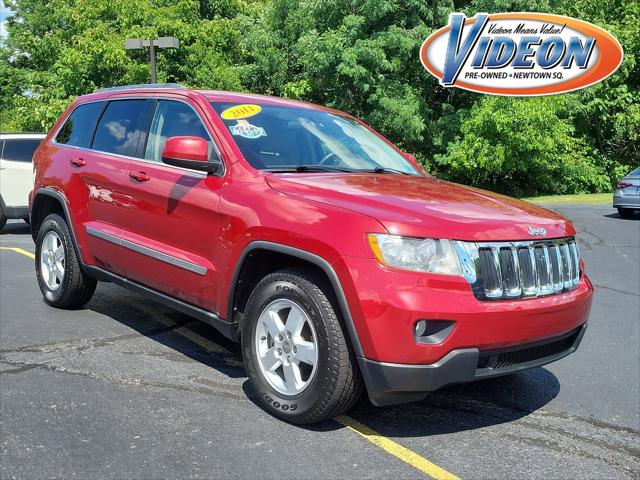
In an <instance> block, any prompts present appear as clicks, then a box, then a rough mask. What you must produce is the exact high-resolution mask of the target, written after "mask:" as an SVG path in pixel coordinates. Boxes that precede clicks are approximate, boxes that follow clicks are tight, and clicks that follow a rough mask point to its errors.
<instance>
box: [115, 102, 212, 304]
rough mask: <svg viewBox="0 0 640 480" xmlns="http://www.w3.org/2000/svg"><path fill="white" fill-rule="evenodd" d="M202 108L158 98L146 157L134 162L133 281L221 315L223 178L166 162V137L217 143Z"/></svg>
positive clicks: (128, 233)
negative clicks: (217, 255)
mask: <svg viewBox="0 0 640 480" xmlns="http://www.w3.org/2000/svg"><path fill="white" fill-rule="evenodd" d="M197 108H198V107H197V106H196V105H191V104H190V103H187V101H186V100H177V99H176V100H171V99H158V100H157V102H156V105H155V109H154V116H153V120H152V122H151V127H150V131H149V135H148V139H147V142H146V145H145V148H144V159H140V160H132V161H131V162H130V163H129V166H128V169H129V172H130V175H131V176H130V178H129V179H128V181H127V184H126V190H125V193H126V195H127V196H128V197H129V198H130V199H131V209H130V214H129V215H127V217H126V218H125V219H124V222H123V232H122V236H123V239H124V243H123V245H124V246H125V247H126V254H125V255H126V263H127V276H128V277H129V278H130V279H132V280H134V281H136V282H138V283H141V284H143V285H146V286H148V287H151V288H153V289H155V290H159V291H161V292H164V293H166V294H168V295H170V296H172V297H175V298H179V299H181V300H183V301H185V302H187V303H190V304H194V305H198V306H201V307H203V308H206V309H208V310H212V311H216V307H217V306H216V305H214V304H213V298H214V295H213V289H214V285H215V284H216V282H217V281H218V271H217V269H216V268H215V266H214V265H213V264H212V261H211V259H212V257H213V255H212V251H213V250H214V249H215V248H216V242H217V241H218V238H219V228H220V219H219V217H218V203H219V200H220V197H219V191H220V188H221V187H222V182H223V179H222V178H221V177H217V176H208V175H207V174H205V173H203V172H198V171H194V170H189V169H185V168H179V167H174V166H170V165H166V164H164V163H162V159H161V154H162V148H163V147H164V143H165V140H166V139H167V138H169V137H174V136H197V137H202V138H204V139H206V140H207V141H212V136H211V135H210V133H209V132H208V131H207V128H206V127H205V124H204V122H203V121H202V118H201V115H200V113H199V111H198V110H197Z"/></svg>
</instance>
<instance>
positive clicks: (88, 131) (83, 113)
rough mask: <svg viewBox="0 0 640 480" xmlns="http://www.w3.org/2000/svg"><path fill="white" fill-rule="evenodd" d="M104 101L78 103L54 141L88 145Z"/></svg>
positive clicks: (80, 145)
mask: <svg viewBox="0 0 640 480" xmlns="http://www.w3.org/2000/svg"><path fill="white" fill-rule="evenodd" d="M103 107H104V102H93V103H85V104H83V105H78V106H77V107H76V109H75V110H74V111H73V113H72V114H71V115H69V118H67V121H66V122H64V125H63V126H62V128H61V129H60V131H59V132H58V135H57V136H56V143H60V144H63V145H71V146H74V147H85V148H86V147H88V146H89V144H90V143H91V136H92V135H93V130H94V129H95V126H96V122H97V121H98V116H99V115H100V113H101V112H102V109H103Z"/></svg>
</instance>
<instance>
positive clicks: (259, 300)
mask: <svg viewBox="0 0 640 480" xmlns="http://www.w3.org/2000/svg"><path fill="white" fill-rule="evenodd" d="M281 298H283V299H287V300H291V301H293V302H295V303H297V304H298V305H299V306H300V307H302V309H303V310H304V311H305V313H306V314H307V315H308V317H309V320H310V321H311V322H312V323H313V326H314V329H315V333H316V342H317V348H318V364H317V366H316V371H315V374H314V377H313V379H312V381H311V383H310V384H309V385H308V386H307V388H305V389H304V390H303V391H302V392H301V393H299V394H298V395H291V396H289V395H283V394H281V393H279V392H277V391H276V390H275V389H274V388H273V387H271V385H269V383H268V382H267V380H266V379H265V378H264V376H263V374H262V372H261V371H260V368H259V366H258V359H257V358H256V355H257V353H256V350H255V348H256V347H255V334H256V328H257V325H258V318H259V317H260V313H261V312H262V311H263V309H264V308H265V307H266V306H267V305H269V304H270V303H271V302H273V301H274V300H277V299H281ZM330 350H331V348H330V345H329V334H328V330H327V326H326V324H325V322H324V320H323V318H322V315H321V313H320V309H319V307H318V305H317V303H316V301H315V300H314V298H313V296H312V295H310V294H309V293H308V292H306V291H305V290H304V289H303V288H301V287H300V286H298V285H296V284H294V283H292V282H291V281H288V280H284V279H274V280H273V281H271V282H268V283H266V284H264V285H262V286H261V287H260V288H259V290H257V291H256V292H254V293H253V294H252V296H251V298H250V299H249V303H248V305H247V312H246V315H245V322H244V324H243V328H242V353H243V358H244V363H245V368H246V370H247V372H248V374H249V379H250V382H251V385H252V387H253V389H254V390H255V391H256V393H257V397H258V401H259V402H260V404H261V405H262V406H263V407H264V408H266V409H267V410H268V411H269V412H271V413H273V414H274V415H277V416H279V417H280V418H283V419H285V420H286V419H294V418H296V417H301V416H304V415H305V414H306V413H308V412H309V411H310V410H312V409H313V408H314V407H315V406H316V405H317V404H318V403H319V402H321V401H322V399H323V398H325V396H326V394H327V392H326V389H327V388H328V386H329V384H330V381H329V378H328V377H329V373H330V372H331V365H330V361H331V356H330Z"/></svg>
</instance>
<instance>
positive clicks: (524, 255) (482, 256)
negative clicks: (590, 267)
mask: <svg viewBox="0 0 640 480" xmlns="http://www.w3.org/2000/svg"><path fill="white" fill-rule="evenodd" d="M455 247H456V250H457V252H458V256H459V257H460V259H461V263H462V267H463V271H464V274H465V278H466V279H467V280H468V281H469V283H470V284H471V287H472V290H473V292H474V294H475V295H476V297H477V298H479V299H480V300H500V299H514V298H530V297H541V296H544V295H551V294H556V293H561V292H565V291H568V290H573V289H574V288H576V287H577V286H578V282H579V281H580V255H579V252H578V248H577V246H576V242H575V240H574V239H573V238H562V239H554V240H534V241H530V242H495V243H494V242H488V243H467V242H455Z"/></svg>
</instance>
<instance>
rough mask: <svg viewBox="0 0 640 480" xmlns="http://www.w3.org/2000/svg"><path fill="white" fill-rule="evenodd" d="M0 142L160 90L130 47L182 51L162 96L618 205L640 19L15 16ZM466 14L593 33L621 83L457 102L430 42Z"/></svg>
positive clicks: (286, 1)
mask: <svg viewBox="0 0 640 480" xmlns="http://www.w3.org/2000/svg"><path fill="white" fill-rule="evenodd" d="M6 3H7V4H8V6H9V7H10V8H11V9H12V10H13V11H14V12H15V16H14V17H13V18H12V19H11V20H10V22H9V26H8V30H9V38H8V39H7V40H6V42H5V44H4V45H3V46H0V95H1V96H0V130H2V131H21V130H43V129H48V128H50V127H51V125H52V124H53V123H54V122H55V120H56V119H57V117H58V116H59V114H60V113H61V112H62V110H63V109H64V108H65V106H66V105H67V104H68V103H69V102H70V101H71V100H72V99H73V97H74V96H76V95H80V94H84V93H88V92H92V91H94V90H95V89H96V88H101V87H109V86H113V85H121V84H129V83H145V82H146V81H148V78H149V66H148V53H147V52H144V51H125V50H124V49H123V42H124V39H125V38H127V37H144V38H150V37H156V36H161V35H171V36H175V37H177V38H179V40H180V45H181V48H180V49H178V50H164V51H160V52H159V57H158V81H160V82H164V81H177V82H182V83H185V84H187V85H189V86H192V87H198V88H213V89H222V90H237V91H252V92H257V93H266V94H271V95H279V96H285V97H290V98H296V99H302V100H307V101H312V102H316V103H321V104H324V105H329V106H331V107H335V108H338V109H341V110H345V111H348V112H350V113H352V114H354V115H356V116H359V117H361V118H362V119H363V120H365V121H366V122H368V123H369V124H371V125H372V126H374V127H375V128H376V129H377V130H379V131H380V132H382V133H383V134H385V135H387V136H388V137H389V138H390V139H391V140H393V141H394V142H395V143H396V144H398V145H399V146H400V147H402V148H403V149H405V150H407V151H411V152H412V153H414V154H416V156H417V158H418V159H419V160H420V161H421V162H422V163H424V164H425V165H426V166H427V168H429V169H430V170H431V171H432V172H434V173H435V174H437V175H438V176H441V177H444V178H448V179H452V180H455V181H459V182H464V183H469V184H473V185H478V186H482V187H485V188H490V189H494V190H498V191H501V192H504V193H510V194H516V195H534V194H543V193H580V192H598V191H607V190H608V189H610V187H611V183H612V182H614V181H616V180H617V178H619V177H620V176H621V175H622V174H623V173H625V172H626V171H627V170H630V169H631V167H632V166H637V165H638V164H640V68H639V64H640V22H638V21H637V19H638V18H640V4H639V3H638V2H628V1H627V0H457V1H456V2H455V5H454V2H453V0H428V1H425V0H144V1H140V0H9V1H7V2H6ZM460 10H461V11H464V12H465V13H466V14H467V15H473V14H475V13H476V12H478V11H485V12H497V11H546V12H554V13H560V14H566V15H571V16H575V17H578V18H582V19H584V20H587V21H591V22H593V23H595V24H597V25H599V26H601V27H603V28H605V29H607V30H609V31H611V32H612V33H613V34H614V35H615V36H616V37H617V38H618V39H619V40H620V41H621V43H622V45H623V47H624V50H625V58H624V63H623V65H622V66H621V68H620V69H619V71H618V72H617V73H616V74H614V75H613V76H612V77H611V78H609V79H607V80H606V81H605V82H603V83H601V84H598V85H595V86H592V87H589V88H587V89H584V90H581V91H578V92H573V93H570V94H564V95H557V96H552V97H543V98H530V99H517V98H506V97H489V96H484V95H479V94H474V93H470V92H465V91H462V90H456V89H444V88H442V87H440V86H439V85H438V83H437V81H436V80H435V79H434V78H432V77H431V76H429V75H428V74H427V73H426V72H425V71H424V69H423V68H422V66H421V65H420V62H419V60H418V49H419V47H420V45H421V43H422V41H423V40H424V39H425V38H426V37H427V35H429V34H430V33H431V32H432V31H434V30H435V29H436V28H439V27H441V26H442V25H444V24H446V22H447V18H448V15H449V13H451V12H452V11H460Z"/></svg>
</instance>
